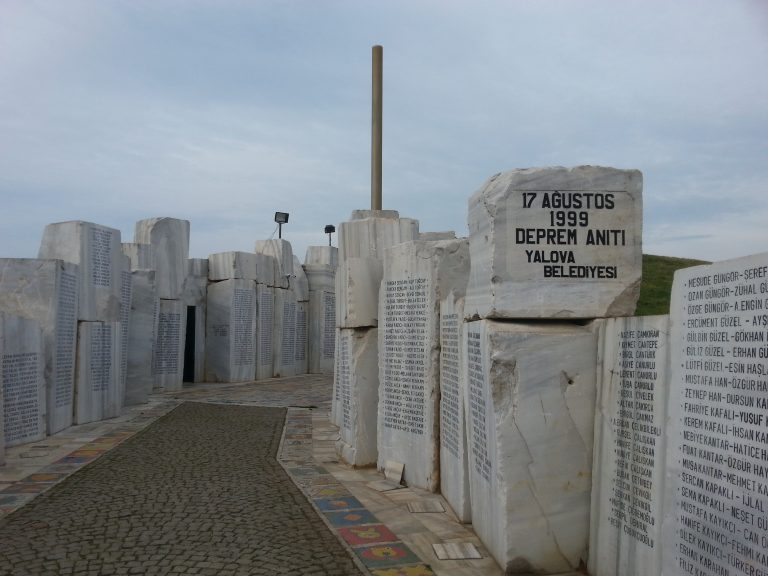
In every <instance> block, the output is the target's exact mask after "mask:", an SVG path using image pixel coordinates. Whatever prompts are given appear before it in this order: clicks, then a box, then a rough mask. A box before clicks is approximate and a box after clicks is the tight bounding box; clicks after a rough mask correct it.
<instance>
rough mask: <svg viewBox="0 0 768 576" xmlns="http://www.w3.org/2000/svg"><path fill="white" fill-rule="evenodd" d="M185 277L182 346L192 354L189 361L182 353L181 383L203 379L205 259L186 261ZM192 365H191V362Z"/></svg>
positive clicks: (206, 290)
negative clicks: (183, 337) (185, 326)
mask: <svg viewBox="0 0 768 576" xmlns="http://www.w3.org/2000/svg"><path fill="white" fill-rule="evenodd" d="M187 264H188V267H187V277H186V278H185V279H184V292H183V294H182V296H181V300H182V302H184V304H186V305H187V330H186V339H185V342H184V347H185V348H186V349H188V350H191V351H192V358H191V359H190V358H188V355H189V354H188V353H185V358H184V381H185V382H203V381H204V380H205V317H206V299H207V297H208V260H207V259H206V258H190V259H189V260H187ZM190 362H191V363H190Z"/></svg>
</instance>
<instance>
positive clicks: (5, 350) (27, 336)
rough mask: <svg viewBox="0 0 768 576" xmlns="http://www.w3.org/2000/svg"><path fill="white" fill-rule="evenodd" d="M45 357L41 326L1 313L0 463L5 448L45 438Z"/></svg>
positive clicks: (28, 320) (34, 322)
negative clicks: (0, 420) (1, 424)
mask: <svg viewBox="0 0 768 576" xmlns="http://www.w3.org/2000/svg"><path fill="white" fill-rule="evenodd" d="M44 357H45V351H44V346H43V335H42V331H41V328H40V324H39V323H38V322H36V321H35V320H30V319H28V318H22V317H20V316H14V315H12V314H7V313H5V312H0V413H2V415H3V430H2V431H0V463H2V462H3V461H4V454H5V449H4V446H7V447H10V446H17V445H19V444H26V443H27V442H35V441H37V440H42V439H43V438H45V428H46V417H45V412H46V402H45V397H46V394H45V379H44V376H43V373H44V365H45V360H44Z"/></svg>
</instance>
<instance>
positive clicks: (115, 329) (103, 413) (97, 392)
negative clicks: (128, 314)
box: [74, 322, 125, 424]
mask: <svg viewBox="0 0 768 576" xmlns="http://www.w3.org/2000/svg"><path fill="white" fill-rule="evenodd" d="M121 352H122V351H121V347H120V323H119V322H78V325H77V369H76V377H75V418H74V423H75V424H87V423H88V422H97V421H99V420H104V419H105V418H115V417H116V416H119V415H120V410H121V409H122V407H123V397H124V395H125V391H124V390H123V388H122V386H121V382H120V364H121V359H120V356H121Z"/></svg>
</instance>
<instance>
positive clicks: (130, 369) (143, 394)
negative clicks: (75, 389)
mask: <svg viewBox="0 0 768 576" xmlns="http://www.w3.org/2000/svg"><path fill="white" fill-rule="evenodd" d="M131 276H132V277H133V291H132V293H131V321H130V324H129V325H128V361H127V374H128V375H127V378H126V382H125V400H124V401H125V405H126V406H131V405H134V404H144V403H145V402H146V401H147V400H148V398H149V395H150V394H151V393H152V389H153V388H154V382H155V376H154V373H153V370H152V358H153V350H154V342H155V334H156V333H157V328H158V326H157V324H158V319H159V315H160V299H159V298H158V297H157V288H156V286H155V271H154V270H134V271H133V272H131Z"/></svg>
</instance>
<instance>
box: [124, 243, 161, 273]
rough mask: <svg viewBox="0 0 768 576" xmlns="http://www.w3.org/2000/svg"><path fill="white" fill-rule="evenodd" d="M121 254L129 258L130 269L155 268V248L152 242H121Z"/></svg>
mask: <svg viewBox="0 0 768 576" xmlns="http://www.w3.org/2000/svg"><path fill="white" fill-rule="evenodd" d="M121 248H122V251H123V254H125V255H126V256H128V258H130V260H131V270H155V269H157V263H156V262H155V250H154V248H153V247H152V244H136V243H134V242H123V243H122V244H121Z"/></svg>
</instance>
